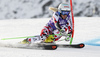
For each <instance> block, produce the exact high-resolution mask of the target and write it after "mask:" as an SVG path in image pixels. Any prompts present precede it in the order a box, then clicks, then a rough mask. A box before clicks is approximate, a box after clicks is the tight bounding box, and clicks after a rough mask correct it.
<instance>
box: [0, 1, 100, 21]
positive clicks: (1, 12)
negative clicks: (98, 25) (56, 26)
mask: <svg viewBox="0 0 100 57" xmlns="http://www.w3.org/2000/svg"><path fill="white" fill-rule="evenodd" d="M61 2H64V0H0V19H27V18H28V19H33V18H50V17H52V13H53V12H52V11H51V10H49V9H48V8H49V7H56V8H57V7H58V5H59V4H60V3H61ZM73 11H74V16H75V17H99V16H100V0H73Z"/></svg>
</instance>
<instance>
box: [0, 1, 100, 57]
mask: <svg viewBox="0 0 100 57" xmlns="http://www.w3.org/2000/svg"><path fill="white" fill-rule="evenodd" d="M61 2H64V0H0V19H1V20H0V39H3V38H13V37H23V36H34V35H39V34H40V32H41V29H42V28H43V26H44V25H45V24H46V23H47V22H48V21H49V20H50V18H51V16H52V13H53V12H52V11H50V10H49V9H48V8H49V7H56V8H57V6H58V5H59V4H60V3H61ZM99 6H100V0H85V1H84V0H73V9H74V10H73V11H74V16H77V17H75V35H74V38H73V43H85V44H86V46H85V48H82V49H75V48H58V49H57V50H35V49H19V48H6V47H0V57H100V25H99V24H100V17H99V16H100V7H99ZM80 16H81V17H80ZM42 17H44V18H42ZM48 17H50V18H48ZM3 19H4V20H3ZM94 39H95V41H94ZM22 40H23V39H13V40H0V43H17V42H20V41H22ZM92 41H93V42H92ZM64 43H67V42H64ZM90 43H91V45H90ZM95 45H98V46H95Z"/></svg>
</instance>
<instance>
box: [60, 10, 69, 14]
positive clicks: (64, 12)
mask: <svg viewBox="0 0 100 57" xmlns="http://www.w3.org/2000/svg"><path fill="white" fill-rule="evenodd" d="M61 14H62V15H69V14H70V11H62V12H61Z"/></svg>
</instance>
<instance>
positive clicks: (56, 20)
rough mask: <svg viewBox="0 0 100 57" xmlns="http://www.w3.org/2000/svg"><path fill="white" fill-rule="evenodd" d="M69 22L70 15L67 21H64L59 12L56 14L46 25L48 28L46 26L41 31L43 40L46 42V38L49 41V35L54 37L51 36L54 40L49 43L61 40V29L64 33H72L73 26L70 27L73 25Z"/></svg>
mask: <svg viewBox="0 0 100 57" xmlns="http://www.w3.org/2000/svg"><path fill="white" fill-rule="evenodd" d="M69 21H70V15H68V16H67V18H66V19H62V18H61V17H60V16H59V14H58V12H54V14H53V17H52V18H51V20H49V22H48V23H47V24H46V26H44V28H43V29H42V31H41V34H40V36H41V39H42V40H44V39H46V38H47V39H48V35H50V36H51V35H53V36H51V38H53V39H52V40H51V41H48V42H53V41H57V40H59V39H60V38H61V35H60V30H61V29H62V30H63V31H68V32H71V25H70V24H71V23H70V22H69ZM69 23H70V24H69ZM48 40H49V39H48ZM46 41H47V40H46ZM46 41H45V42H46Z"/></svg>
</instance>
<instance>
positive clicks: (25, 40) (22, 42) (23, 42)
mask: <svg viewBox="0 0 100 57" xmlns="http://www.w3.org/2000/svg"><path fill="white" fill-rule="evenodd" d="M20 44H29V41H28V38H26V39H24V40H23V41H21V42H20Z"/></svg>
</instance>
